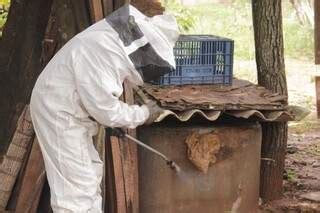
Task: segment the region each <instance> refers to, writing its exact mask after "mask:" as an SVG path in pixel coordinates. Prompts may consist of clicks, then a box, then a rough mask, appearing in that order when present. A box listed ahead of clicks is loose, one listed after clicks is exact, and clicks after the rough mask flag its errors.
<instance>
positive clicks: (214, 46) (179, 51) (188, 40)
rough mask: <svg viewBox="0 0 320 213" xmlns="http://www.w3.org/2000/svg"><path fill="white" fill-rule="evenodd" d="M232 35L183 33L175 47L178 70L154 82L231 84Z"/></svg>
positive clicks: (166, 83)
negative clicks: (228, 36)
mask: <svg viewBox="0 0 320 213" xmlns="http://www.w3.org/2000/svg"><path fill="white" fill-rule="evenodd" d="M233 47H234V42H233V40H231V39H227V38H222V37H218V36H213V35H181V36H180V38H179V39H178V41H177V42H176V45H175V47H174V55H175V59H176V65H177V66H176V70H174V71H172V72H171V73H168V74H166V75H164V76H162V77H160V79H158V80H157V81H155V82H154V83H156V84H158V85H184V84H220V85H231V84H232V75H233Z"/></svg>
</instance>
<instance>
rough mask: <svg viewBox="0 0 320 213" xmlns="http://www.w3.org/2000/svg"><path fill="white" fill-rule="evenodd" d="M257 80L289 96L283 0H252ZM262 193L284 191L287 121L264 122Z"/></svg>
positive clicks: (265, 196) (265, 195)
mask: <svg viewBox="0 0 320 213" xmlns="http://www.w3.org/2000/svg"><path fill="white" fill-rule="evenodd" d="M252 12H253V25H254V37H255V46H256V63H257V70H258V83H259V84H260V85H261V86H264V87H266V88H267V89H269V90H271V91H273V92H275V93H279V94H281V95H285V96H287V94H288V92H287V82H286V75H285V64H284V50H283V30H282V12H281V0H268V1H260V0H252ZM262 131H263V138H262V150H261V155H262V158H263V159H270V160H263V161H261V177H260V196H261V198H262V199H263V200H265V201H269V200H273V199H277V198H279V197H280V196H281V195H282V182H283V171H284V160H285V151H286V145H287V131H288V127H287V123H286V122H280V123H263V124H262Z"/></svg>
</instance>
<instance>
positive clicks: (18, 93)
mask: <svg viewBox="0 0 320 213" xmlns="http://www.w3.org/2000/svg"><path fill="white" fill-rule="evenodd" d="M50 6H51V0H13V1H12V2H11V6H10V10H9V14H8V21H7V23H6V25H5V27H4V30H3V36H2V38H1V40H0V50H1V51H0V97H1V99H0V141H1V142H0V153H1V152H2V153H3V152H4V151H5V149H6V147H7V145H8V143H9V141H10V138H11V136H12V134H13V131H14V129H15V126H16V122H17V119H18V116H19V114H20V113H21V112H22V110H23V107H24V106H25V104H26V103H28V101H29V97H30V94H31V90H32V88H33V84H34V82H35V80H36V78H37V76H38V74H39V73H40V71H41V69H40V60H39V58H40V55H41V42H42V40H43V36H44V32H45V29H46V25H47V22H48V17H49V15H48V14H49V11H50Z"/></svg>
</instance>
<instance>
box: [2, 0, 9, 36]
mask: <svg viewBox="0 0 320 213" xmlns="http://www.w3.org/2000/svg"><path fill="white" fill-rule="evenodd" d="M9 5H10V0H0V36H1V34H2V27H3V25H4V24H5V23H6V20H7V16H8V11H9Z"/></svg>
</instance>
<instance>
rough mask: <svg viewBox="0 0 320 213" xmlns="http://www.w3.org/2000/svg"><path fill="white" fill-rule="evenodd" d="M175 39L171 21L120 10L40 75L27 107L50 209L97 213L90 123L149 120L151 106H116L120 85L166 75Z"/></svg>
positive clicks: (98, 168)
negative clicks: (39, 151) (37, 146)
mask: <svg viewBox="0 0 320 213" xmlns="http://www.w3.org/2000/svg"><path fill="white" fill-rule="evenodd" d="M177 37H178V28H177V24H176V22H175V19H174V18H172V17H171V16H155V17H153V18H148V17H146V16H144V15H143V14H142V13H140V12H139V11H138V10H136V9H135V8H134V7H132V6H129V5H126V6H124V7H122V8H120V9H119V10H117V11H116V12H114V13H113V14H111V15H110V16H108V17H107V18H106V19H104V20H101V21H99V22H98V23H96V24H94V25H92V26H91V27H89V28H88V29H86V30H85V31H83V32H81V33H80V34H78V35H76V36H75V37H74V38H73V39H71V40H70V41H69V42H68V43H67V44H66V45H65V46H64V47H63V48H62V49H61V50H60V51H59V52H58V53H57V54H56V55H55V56H54V57H53V59H52V60H51V61H50V62H49V63H48V65H47V66H46V68H45V69H44V70H43V72H42V73H41V75H40V77H39V78H38V80H37V83H36V85H35V88H34V90H33V93H32V97H31V104H30V109H31V116H32V121H33V124H34V128H35V131H36V134H37V137H38V140H39V144H40V146H41V151H42V154H43V158H44V162H45V167H46V172H47V177H48V181H49V185H50V189H51V205H52V208H53V211H54V212H76V213H82V212H95V213H96V212H102V198H101V194H100V182H101V179H102V173H103V171H102V168H103V165H102V162H101V160H100V159H99V156H98V153H97V151H96V150H95V148H94V146H93V143H92V136H93V135H95V134H96V133H97V123H96V122H95V121H97V122H99V123H100V124H102V125H105V126H107V127H127V128H135V127H137V126H138V125H142V124H144V123H152V122H153V121H154V120H155V119H156V118H157V116H158V115H159V113H160V108H159V107H157V105H156V104H155V103H152V102H150V103H148V104H147V105H143V106H138V105H128V104H126V103H124V102H122V101H120V100H119V97H120V96H121V94H122V92H123V88H122V83H123V81H124V80H125V79H128V80H129V81H130V82H131V83H132V84H133V85H142V84H143V82H144V81H148V80H152V79H154V78H155V77H157V76H159V75H160V74H163V73H165V72H168V71H170V70H171V69H172V68H173V67H174V66H175V63H174V56H173V51H172V49H173V46H174V43H175V41H176V39H177ZM91 117H92V118H94V119H91ZM93 120H95V121H93Z"/></svg>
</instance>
